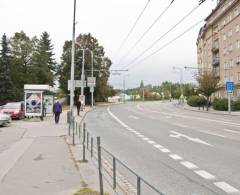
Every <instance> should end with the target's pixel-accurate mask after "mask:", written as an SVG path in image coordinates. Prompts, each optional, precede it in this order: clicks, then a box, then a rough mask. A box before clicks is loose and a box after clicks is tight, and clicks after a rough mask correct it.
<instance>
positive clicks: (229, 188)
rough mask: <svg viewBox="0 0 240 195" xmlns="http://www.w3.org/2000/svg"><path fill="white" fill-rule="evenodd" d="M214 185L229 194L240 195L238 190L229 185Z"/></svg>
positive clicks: (221, 183) (216, 183) (224, 183)
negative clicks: (235, 194)
mask: <svg viewBox="0 0 240 195" xmlns="http://www.w3.org/2000/svg"><path fill="white" fill-rule="evenodd" d="M214 185H215V186H217V187H219V188H220V189H222V190H223V191H225V192H226V193H229V194H230V193H239V190H238V189H236V188H234V187H233V186H231V185H229V184H228V183H226V182H215V183H214Z"/></svg>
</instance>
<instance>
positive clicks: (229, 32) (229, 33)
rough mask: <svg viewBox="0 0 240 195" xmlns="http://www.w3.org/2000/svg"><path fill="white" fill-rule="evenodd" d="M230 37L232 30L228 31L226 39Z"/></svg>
mask: <svg viewBox="0 0 240 195" xmlns="http://www.w3.org/2000/svg"><path fill="white" fill-rule="evenodd" d="M231 36H232V29H230V30H229V31H228V37H231Z"/></svg>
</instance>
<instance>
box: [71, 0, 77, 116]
mask: <svg viewBox="0 0 240 195" xmlns="http://www.w3.org/2000/svg"><path fill="white" fill-rule="evenodd" d="M75 17H76V0H74V11H73V32H72V59H71V82H70V83H71V90H70V110H71V114H72V115H73V96H74V66H75V24H76V22H75Z"/></svg>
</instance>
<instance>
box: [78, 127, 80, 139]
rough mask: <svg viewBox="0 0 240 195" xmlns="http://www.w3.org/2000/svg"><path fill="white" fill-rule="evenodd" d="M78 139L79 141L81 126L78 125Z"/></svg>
mask: <svg viewBox="0 0 240 195" xmlns="http://www.w3.org/2000/svg"><path fill="white" fill-rule="evenodd" d="M78 137H79V139H80V138H81V124H79V127H78Z"/></svg>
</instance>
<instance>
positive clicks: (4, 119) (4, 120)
mask: <svg viewBox="0 0 240 195" xmlns="http://www.w3.org/2000/svg"><path fill="white" fill-rule="evenodd" d="M11 121H12V119H11V117H10V116H9V115H8V114H4V113H0V126H4V125H7V124H9V123H11Z"/></svg>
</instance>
